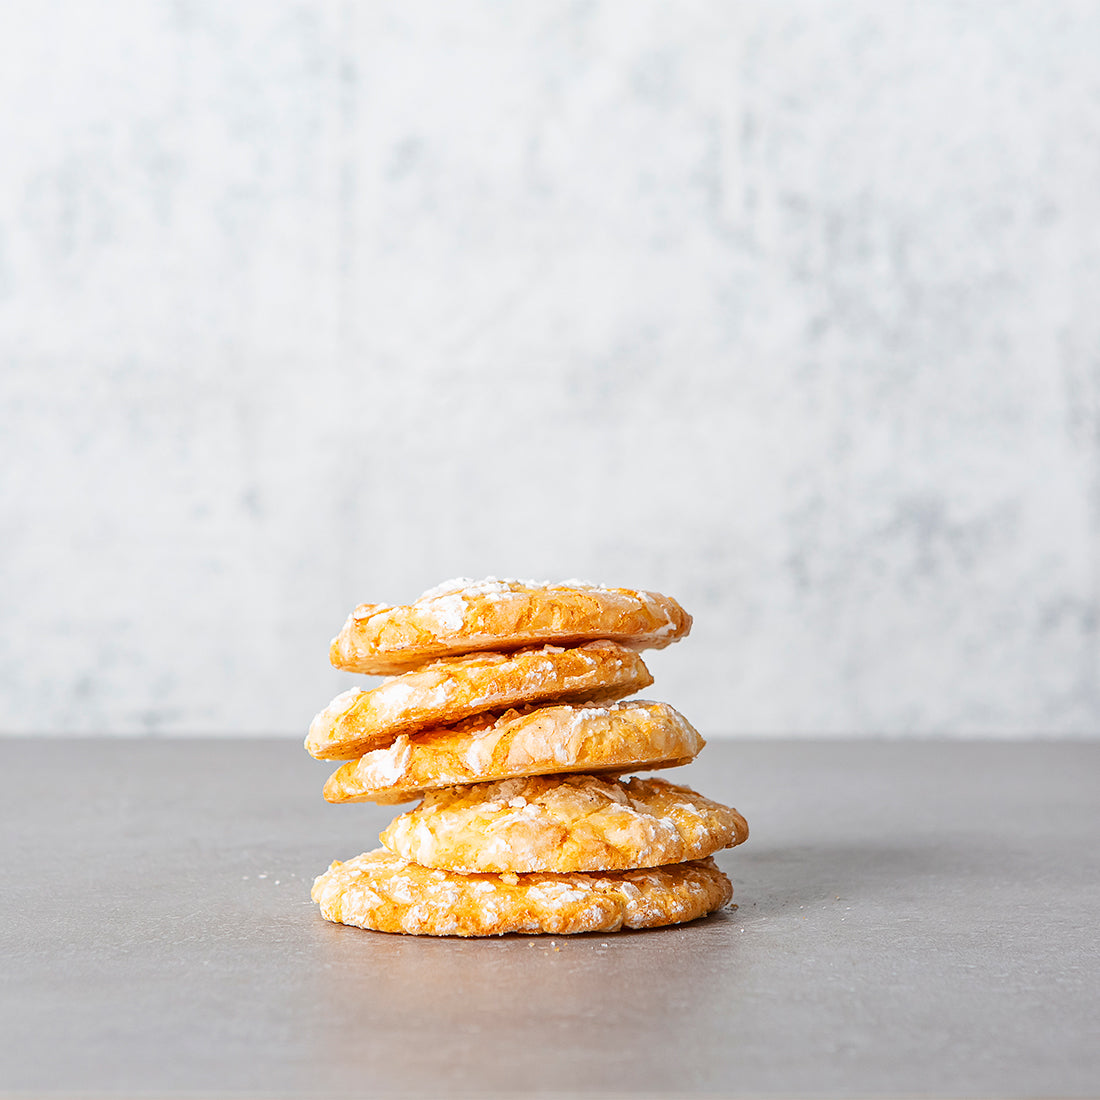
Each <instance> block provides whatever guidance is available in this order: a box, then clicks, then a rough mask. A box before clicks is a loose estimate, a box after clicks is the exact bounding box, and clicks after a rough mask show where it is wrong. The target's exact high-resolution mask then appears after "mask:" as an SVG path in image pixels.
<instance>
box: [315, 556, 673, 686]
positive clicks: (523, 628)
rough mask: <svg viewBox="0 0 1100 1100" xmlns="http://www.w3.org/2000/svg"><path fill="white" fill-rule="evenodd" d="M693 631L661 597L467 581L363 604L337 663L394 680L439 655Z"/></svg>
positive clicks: (628, 640)
mask: <svg viewBox="0 0 1100 1100" xmlns="http://www.w3.org/2000/svg"><path fill="white" fill-rule="evenodd" d="M690 629H691V616H690V615H689V614H688V613H687V612H686V611H685V610H684V609H683V608H682V607H681V606H680V605H679V604H678V603H677V602H676V601H675V600H674V599H671V598H670V597H668V596H662V595H660V594H659V593H656V592H641V591H636V590H634V589H631V588H604V587H602V586H600V585H592V584H585V583H583V582H580V581H566V582H564V583H562V584H551V583H550V582H540V581H515V580H497V579H496V578H495V577H487V578H486V579H485V580H481V581H474V580H470V579H468V578H465V577H463V578H459V579H457V580H453V581H446V582H444V583H443V584H441V585H438V586H437V587H436V588H432V589H429V590H428V591H427V592H425V593H424V594H423V595H422V596H420V598H419V599H418V600H416V602H415V603H412V604H407V605H404V606H399V607H394V606H390V605H389V604H371V603H364V604H360V605H359V606H358V607H357V608H356V609H355V610H354V611H353V612H352V613H351V615H350V616H349V617H348V620H347V622H346V623H345V624H344V627H343V629H342V630H341V631H340V633H339V634H338V635H337V636H336V637H335V638H334V639H333V641H332V645H331V647H330V650H329V659H330V660H331V662H332V663H333V664H334V665H335V666H336V667H337V668H342V669H346V670H347V671H349V672H366V673H373V674H377V675H390V674H391V673H395V672H404V671H407V670H408V669H411V668H416V667H417V666H419V665H422V664H424V663H426V662H427V661H432V660H435V659H436V658H439V657H448V656H454V655H457V654H460V653H471V652H475V651H479V650H486V649H492V650H501V649H517V648H519V647H521V646H525V645H538V644H546V643H550V644H554V645H576V644H578V643H581V642H587V641H595V640H596V639H599V638H605V639H609V640H611V641H617V642H621V643H623V644H624V645H628V646H631V647H633V648H635V649H648V648H657V649H660V648H663V647H664V646H667V645H669V644H670V643H672V642H675V641H676V640H677V639H679V638H682V637H684V636H685V635H686V634H687V633H688V631H689V630H690Z"/></svg>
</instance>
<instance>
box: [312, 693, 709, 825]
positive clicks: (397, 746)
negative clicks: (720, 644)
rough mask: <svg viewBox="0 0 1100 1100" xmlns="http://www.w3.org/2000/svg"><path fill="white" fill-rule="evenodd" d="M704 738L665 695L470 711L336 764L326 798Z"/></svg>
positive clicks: (666, 760)
mask: <svg viewBox="0 0 1100 1100" xmlns="http://www.w3.org/2000/svg"><path fill="white" fill-rule="evenodd" d="M704 744H705V742H704V741H703V738H702V737H700V736H699V734H698V732H697V731H696V730H695V728H694V727H693V726H692V725H691V723H690V722H689V721H688V720H687V719H686V718H685V717H684V716H683V715H682V714H680V713H679V712H678V711H676V710H675V709H673V708H672V707H670V706H669V705H668V704H667V703H646V702H639V701H635V702H628V703H616V704H614V705H613V706H609V707H588V706H583V705H577V706H573V705H562V706H546V707H537V708H534V709H531V710H528V711H526V712H520V711H517V710H511V711H508V712H506V713H505V714H502V715H493V714H487V715H478V716H477V717H475V718H470V719H467V720H466V721H465V722H460V723H458V724H457V725H456V726H451V727H445V728H442V729H437V730H430V731H426V732H424V733H417V734H413V735H411V736H410V735H406V734H402V735H401V736H400V737H398V738H397V740H396V741H395V742H394V743H393V744H392V745H390V746H388V747H387V748H384V749H376V750H374V751H373V752H368V753H366V754H365V755H364V756H362V757H360V758H359V759H358V760H352V761H350V762H349V763H347V764H344V765H343V766H342V767H340V768H338V769H337V770H336V771H335V772H333V774H332V775H331V776H329V778H328V781H327V782H326V783H325V791H324V794H325V798H326V799H327V800H328V801H329V802H381V803H386V804H392V803H397V802H410V801H411V800H412V799H414V798H419V797H420V796H421V795H423V794H424V793H425V792H426V791H429V790H437V789H439V788H440V787H453V786H456V785H459V784H465V783H485V782H491V781H493V780H497V779H517V778H520V777H522V776H531V775H553V774H556V773H563V772H614V773H616V774H621V773H622V772H632V771H638V770H639V769H653V768H671V767H676V766H677V765H679V764H686V763H688V762H689V761H690V760H691V759H692V758H693V757H694V756H696V754H697V753H698V752H699V750H700V749H702V747H703V745H704Z"/></svg>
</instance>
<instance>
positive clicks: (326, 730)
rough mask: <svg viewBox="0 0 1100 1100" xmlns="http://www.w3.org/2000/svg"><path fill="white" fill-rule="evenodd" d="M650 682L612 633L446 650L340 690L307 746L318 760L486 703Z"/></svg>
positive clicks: (606, 694) (593, 693)
mask: <svg viewBox="0 0 1100 1100" xmlns="http://www.w3.org/2000/svg"><path fill="white" fill-rule="evenodd" d="M652 682H653V677H652V676H650V674H649V670H648V669H647V668H646V666H645V662H643V660H642V659H641V657H640V656H639V655H638V654H637V653H635V652H634V651H633V650H631V649H628V648H627V647H626V646H622V645H619V644H618V643H616V642H608V641H596V642H588V643H586V644H585V645H581V646H575V647H571V648H568V649H565V648H562V647H561V646H549V645H547V646H540V647H528V648H526V649H521V650H516V651H514V652H511V653H472V654H466V655H464V656H461V657H445V658H442V659H440V660H438V661H433V662H431V663H430V664H428V665H425V666H424V667H422V668H419V669H416V670H414V671H413V672H407V673H405V674H404V675H402V676H395V677H392V678H390V679H388V680H386V681H385V682H384V683H382V684H380V685H379V686H378V687H376V688H374V689H373V690H372V691H360V690H358V689H355V690H352V691H346V692H344V693H343V694H341V695H339V696H337V698H336V699H334V700H333V701H332V702H331V703H330V704H329V705H328V706H327V707H326V708H325V709H324V710H323V711H321V713H320V714H318V715H317V717H316V718H314V720H313V722H312V723H311V724H310V728H309V735H308V737H307V738H306V749H307V750H308V751H309V752H310V753H311V754H312V755H313V756H316V757H317V758H318V759H321V760H348V759H353V758H355V757H358V756H361V755H363V754H364V753H366V752H370V751H372V750H374V749H377V748H382V747H385V746H386V745H388V744H391V743H392V742H393V741H394V740H395V739H396V738H397V737H398V736H399V735H400V734H402V733H416V732H418V731H422V730H428V729H432V728H435V727H439V726H444V725H452V724H454V723H455V722H460V721H462V720H463V719H465V718H469V717H471V716H472V715H475V714H481V713H483V712H485V711H489V710H494V711H504V710H507V709H509V708H511V707H518V706H523V705H525V704H528V703H542V702H555V703H566V702H574V703H580V702H584V701H587V700H599V701H609V700H612V699H620V698H622V697H623V696H625V695H632V694H633V693H634V692H636V691H640V690H641V689H643V688H645V687H648V686H649V685H650V684H651V683H652Z"/></svg>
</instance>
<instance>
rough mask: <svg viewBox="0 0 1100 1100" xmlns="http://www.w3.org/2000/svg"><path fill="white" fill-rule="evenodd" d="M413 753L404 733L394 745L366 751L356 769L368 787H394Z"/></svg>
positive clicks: (361, 780)
mask: <svg viewBox="0 0 1100 1100" xmlns="http://www.w3.org/2000/svg"><path fill="white" fill-rule="evenodd" d="M411 755H412V745H411V743H410V742H409V737H408V734H405V733H403V734H402V735H401V736H400V737H398V739H397V740H396V741H394V743H393V744H392V745H387V746H386V748H384V749H375V750H374V751H373V752H368V753H366V755H364V756H363V757H362V758H361V759H360V761H359V765H358V767H357V768H356V769H355V772H356V776H357V777H358V779H359V781H360V782H361V783H363V784H364V785H365V786H367V787H392V786H393V784H394V783H396V782H397V781H398V780H399V779H400V778H401V777H402V776H403V775H404V774H405V768H406V767H407V766H408V763H409V757H410V756H411Z"/></svg>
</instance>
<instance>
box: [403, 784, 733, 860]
mask: <svg viewBox="0 0 1100 1100" xmlns="http://www.w3.org/2000/svg"><path fill="white" fill-rule="evenodd" d="M748 835H749V828H748V825H747V824H746V823H745V819H744V818H743V817H742V816H741V815H740V814H739V813H738V812H737V811H736V810H734V809H731V808H730V807H728V806H723V805H721V804H720V803H718V802H712V801H711V800H710V799H709V798H704V797H703V796H702V795H700V794H697V793H696V792H695V791H693V790H691V789H690V788H688V787H678V786H676V785H675V784H672V783H668V782H666V781H665V780H663V779H628V780H618V779H599V778H597V777H596V776H593V775H569V776H558V775H555V776H543V777H540V778H529V779H505V780H503V781H501V782H497V783H475V784H473V785H472V786H468V787H448V788H446V789H445V790H441V791H430V792H429V793H428V794H427V795H425V797H424V801H423V802H422V803H421V804H420V805H419V806H418V807H417V808H416V809H415V810H410V811H408V813H404V814H401V816H400V817H397V818H395V819H394V820H393V821H392V822H391V823H390V826H389V828H387V829H386V830H385V832H383V833H382V837H381V840H382V843H383V844H384V845H385V846H386V847H387V848H388V849H389V850H390V851H391V852H393V854H394V855H396V856H399V857H400V858H401V859H406V860H410V861H412V862H413V863H418V864H420V865H421V866H422V867H437V868H440V869H442V870H446V871H459V872H462V873H464V874H470V873H473V872H484V871H494V872H529V871H554V872H561V873H568V872H572V871H620V870H626V869H629V868H638V867H660V866H661V865H663V864H669V863H683V862H685V861H686V860H692V859H703V858H705V857H706V856H709V855H711V854H712V853H713V852H717V851H718V850H719V849H720V848H732V847H733V846H734V845H736V844H740V843H741V842H742V841H743V840H745V838H746V837H747V836H748Z"/></svg>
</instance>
